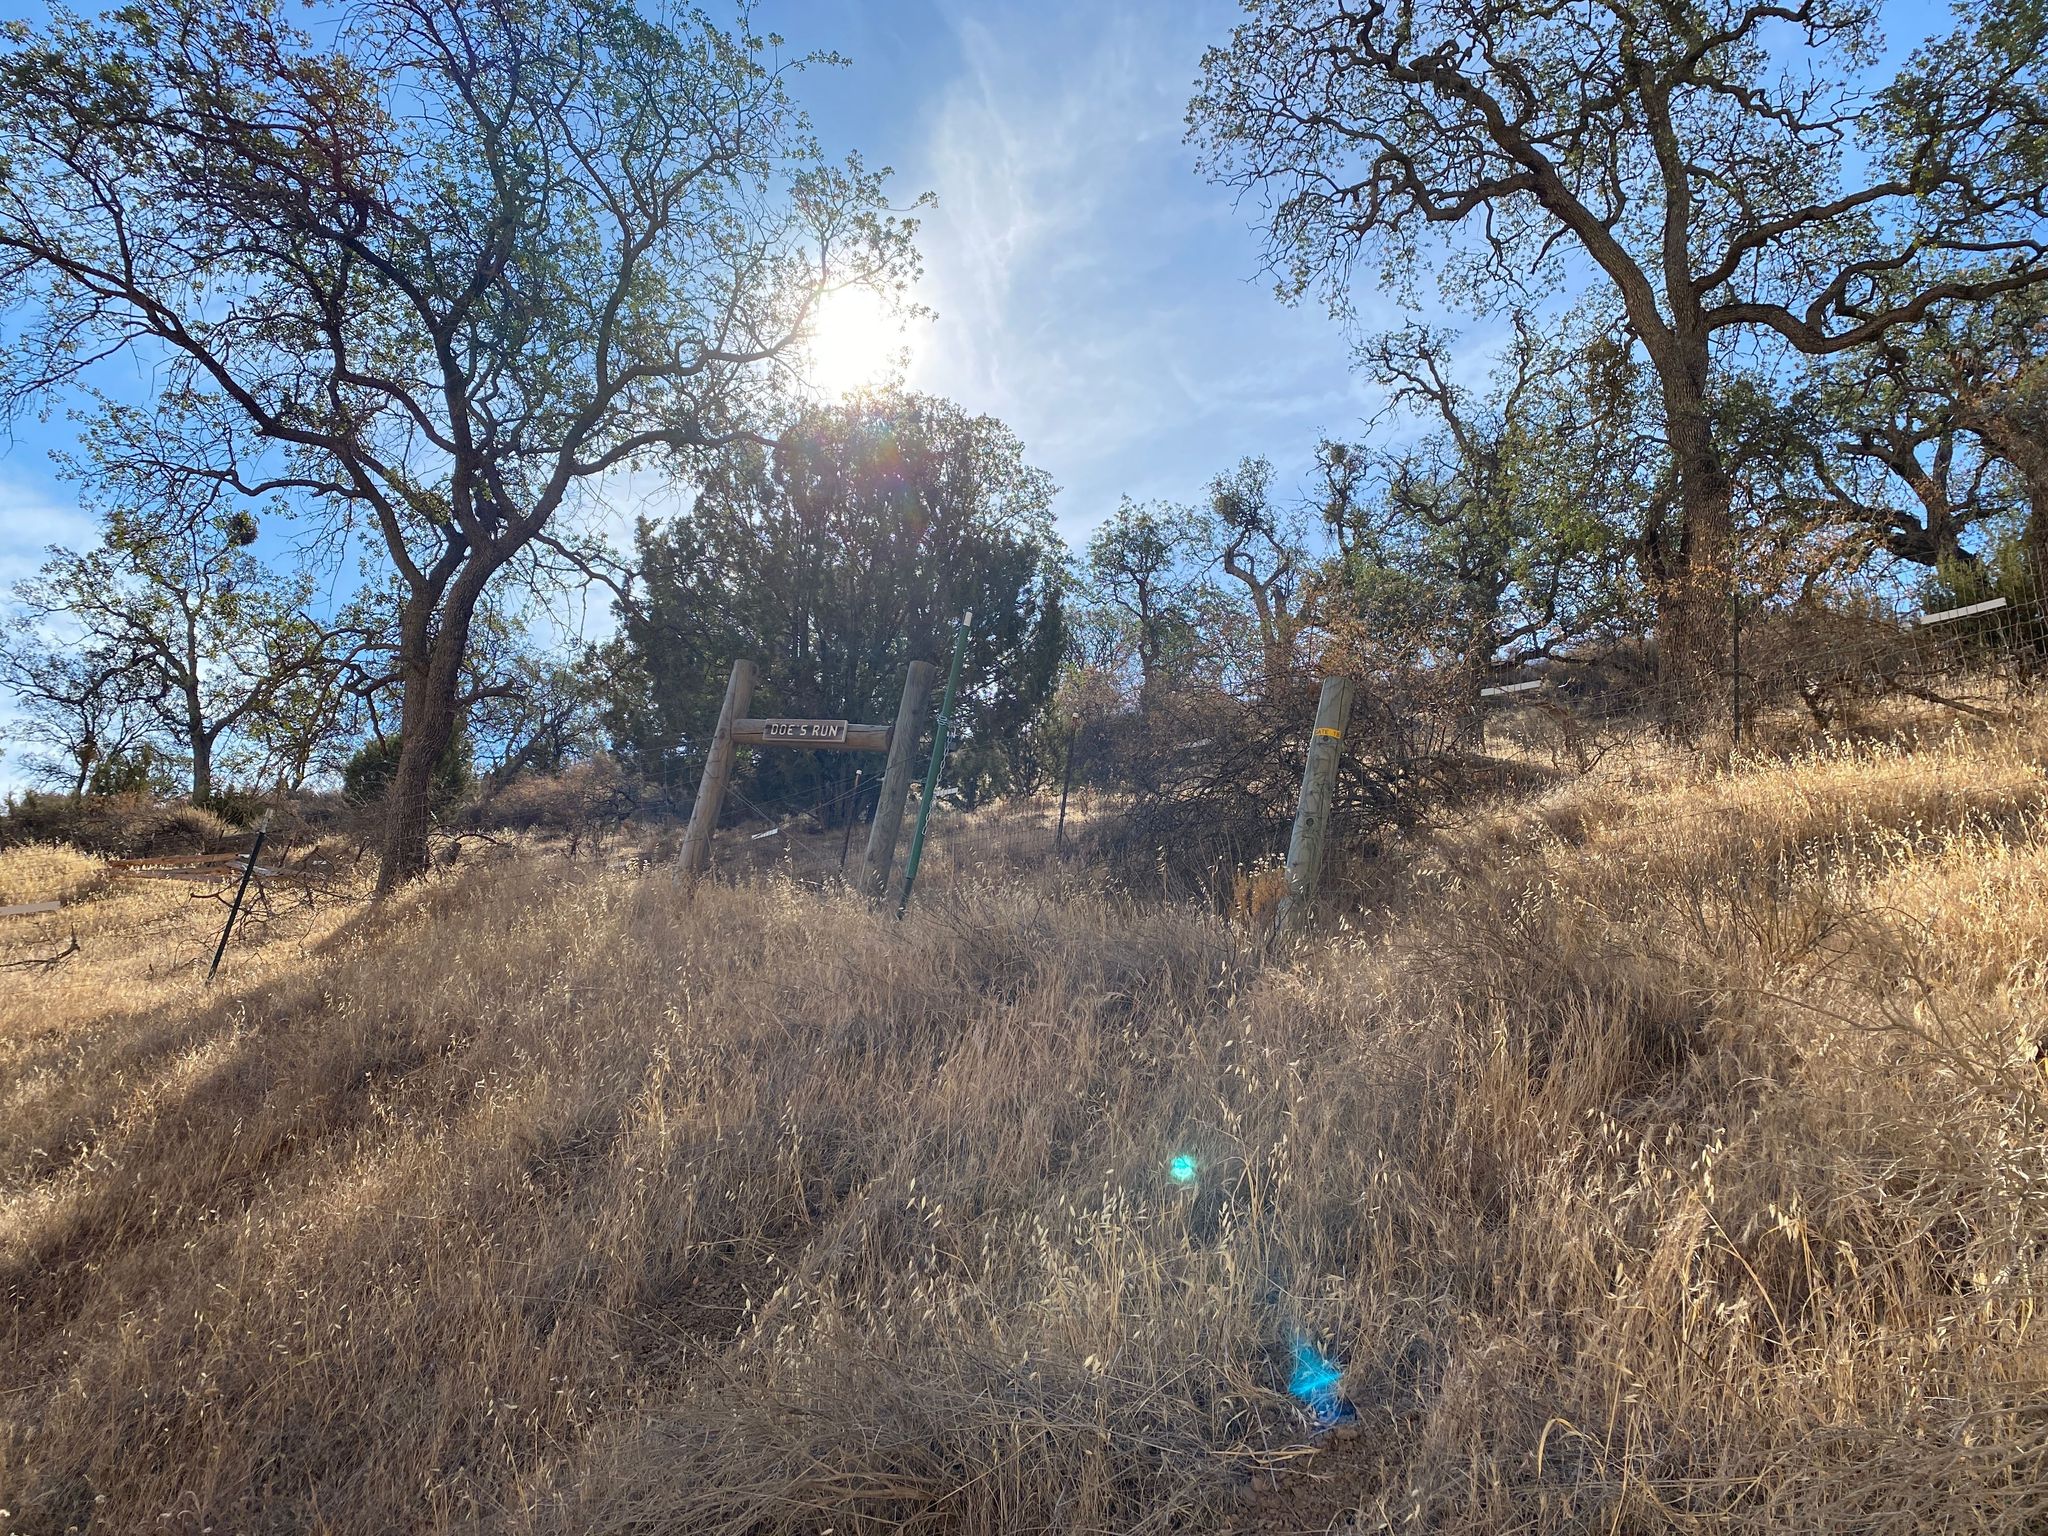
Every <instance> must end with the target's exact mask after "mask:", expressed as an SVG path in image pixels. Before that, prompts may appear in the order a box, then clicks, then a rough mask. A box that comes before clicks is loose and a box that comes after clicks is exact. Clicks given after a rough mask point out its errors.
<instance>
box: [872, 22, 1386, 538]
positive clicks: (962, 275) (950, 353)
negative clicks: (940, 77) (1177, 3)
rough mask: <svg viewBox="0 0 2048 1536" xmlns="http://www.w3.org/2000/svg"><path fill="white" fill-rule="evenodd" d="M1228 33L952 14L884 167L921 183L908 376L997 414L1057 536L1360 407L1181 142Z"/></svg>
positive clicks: (1178, 489)
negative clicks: (915, 132)
mask: <svg viewBox="0 0 2048 1536" xmlns="http://www.w3.org/2000/svg"><path fill="white" fill-rule="evenodd" d="M1206 9H1207V8H1203V10H1204V11H1206ZM1227 26H1228V13H1227V12H1225V11H1222V10H1220V9H1219V10H1218V11H1217V12H1216V13H1215V14H1202V13H1200V12H1193V11H1192V10H1191V8H1188V7H1164V6H1156V7H1147V8H1144V9H1143V10H1131V11H1124V12H1120V13H1118V14H1116V15H1114V16H1107V17H1105V16H1103V15H1102V14H1101V13H1099V12H1097V11H1094V10H1092V9H1091V10H1086V11H1081V12H1078V13H1076V12H1068V13H1066V14H1064V15H1062V16H1053V17H1048V16H1047V15H1045V14H1044V13H1043V12H1038V13H1036V14H1033V15H1030V16H1023V15H1006V17H1005V19H1004V20H1001V21H992V20H984V19H981V18H979V17H975V18H969V19H963V20H961V21H960V22H959V23H957V33H958V36H957V44H958V48H957V52H958V54H959V56H960V58H961V59H962V61H963V64H962V68H961V71H960V73H959V75H958V76H957V77H956V78H955V79H953V80H952V81H951V82H950V83H948V84H947V85H945V86H944V87H943V88H942V89H941V90H940V92H939V93H938V95H937V98H936V100H935V103H934V105H933V106H932V108H931V109H930V112H929V116H928V122H927V134H926V138H927V149H926V163H925V164H923V165H921V166H918V167H915V168H913V169H912V170H910V171H909V172H907V173H906V179H907V180H910V181H913V182H916V183H917V184H919V185H929V186H931V187H932V188H933V190H935V191H936V192H937V193H938V198H939V202H938V207H937V208H936V209H935V210H934V211H933V213H932V215H931V217H930V218H929V219H928V220H927V222H926V225H925V238H924V241H923V244H924V251H925V258H926V263H925V264H926V272H927V276H926V280H925V283H924V286H923V290H922V296H923V297H924V298H925V299H926V301H927V302H929V303H930V304H931V305H932V306H933V307H934V308H935V309H937V311H938V312H939V320H938V322H937V324H936V326H935V327H934V328H933V330H932V333H931V335H930V338H929V340H928V342H927V343H926V345H925V346H924V348H923V349H922V352H921V354H920V356H919V357H918V359H917V362H916V364H915V366H914V368H913V373H912V378H913V382H915V383H917V384H918V385H920V386H921V387H925V388H930V389H934V390H937V391H939V392H942V393H945V394H949V395H952V396H954V397H955V398H957V399H959V400H961V401H962V402H963V403H964V404H967V405H969V406H970V407H972V408H975V409H979V410H987V411H991V412H993V413H994V414H996V415H999V416H1001V417H1003V418H1004V419H1005V420H1007V421H1008V422H1009V423H1010V424H1011V425H1012V426H1014V427H1016V428H1017V430H1018V432H1019V433H1020V435H1021V436H1022V437H1023V439H1024V441H1025V444H1026V446H1027V448H1028V450H1029V451H1030V453H1031V455H1032V457H1033V459H1034V460H1035V461H1036V462H1038V463H1041V464H1043V465H1044V466H1045V467H1046V468H1047V469H1049V470H1051V472H1052V473H1053V475H1054V477H1055V479H1057V480H1058V481H1059V482H1060V484H1061V485H1062V486H1063V487H1064V488H1065V492H1066V494H1065V495H1064V496H1063V497H1062V499H1061V504H1060V507H1059V513H1060V521H1061V523H1062V525H1063V527H1064V529H1065V530H1066V532H1067V533H1068V536H1069V537H1070V538H1073V537H1078V536H1080V535H1081V534H1084V533H1085V532H1086V530H1087V529H1088V528H1090V527H1092V526H1093V525H1094V524H1095V523H1096V522H1097V521H1099V520H1100V519H1101V518H1102V517H1103V516H1105V515H1106V514H1107V513H1108V512H1109V511H1110V510H1111V509H1112V508H1113V506H1114V504H1115V501H1116V497H1117V495H1118V494H1120V493H1122V492H1129V493H1131V494H1133V495H1138V496H1160V495H1170V496H1183V497H1185V496H1191V495H1193V494H1194V493H1195V492H1196V490H1197V489H1198V488H1199V486H1200V485H1201V483H1202V482H1203V481H1204V480H1206V479H1207V478H1208V476H1209V475H1211V474H1213V473H1215V472H1216V471H1218V470H1220V469H1223V468H1225V467H1227V466H1228V465H1229V463H1231V462H1232V461H1233V460H1234V459H1235V458H1236V457H1238V456H1239V455H1241V454H1245V453H1254V452H1266V453H1270V454H1272V455H1273V456H1274V457H1275V458H1276V460H1278V461H1279V462H1281V463H1283V464H1285V463H1290V462H1292V463H1298V462H1301V461H1303V460H1305V459H1306V457H1307V454H1308V452H1309V450H1310V447H1311V446H1312V443H1313V440H1314V437H1315V435H1316V433H1317V432H1318V431H1321V430H1329V431H1333V432H1343V431H1349V430H1351V429H1352V428H1353V427H1355V425H1356V422H1357V420H1358V417H1359V415H1360V414H1361V409H1360V408H1361V404H1362V400H1363V396H1362V395H1361V393H1360V392H1359V391H1358V390H1357V389H1356V388H1355V386H1354V384H1353V381H1352V380H1351V378H1350V375H1349V371H1348V368H1347V366H1346V355H1347V351H1348V348H1347V346H1346V344H1345V341H1344V339H1343V337H1342V335H1341V334H1340V333H1339V332H1338V330H1337V328H1336V327H1335V325H1334V324H1332V323H1331V322H1330V321H1329V320H1328V319H1327V318H1326V317H1324V316H1323V315H1322V314H1321V313H1320V312H1319V311H1316V310H1314V309H1313V308H1308V309H1300V310H1294V309H1289V308H1287V307H1285V306H1283V305H1281V304H1279V303H1278V302H1277V301H1276V300H1275V299H1274V298H1273V296H1272V292H1271V284H1270V282H1268V281H1267V280H1264V279H1262V278H1260V277H1259V276H1258V249H1257V242H1256V239H1255V238H1254V236H1253V235H1252V234H1251V233H1250V232H1248V230H1247V229H1246V228H1245V221H1244V220H1243V219H1242V218H1241V217H1240V216H1239V215H1237V214H1236V213H1235V212H1234V211H1233V210H1232V209H1231V207H1230V200H1229V194H1228V193H1227V192H1226V191H1224V190H1223V189H1220V188H1217V187H1213V186H1210V185H1207V184H1206V183H1204V182H1203V181H1202V180H1201V179H1200V178H1199V177H1198V176H1197V175H1196V174H1195V171H1194V157H1193V154H1192V152H1191V151H1190V150H1189V149H1188V148H1187V147H1186V146H1185V145H1184V144H1183V143H1182V139H1181V135H1182V116H1183V113H1184V112H1185V110H1186V105H1187V97H1188V94H1189V89H1190V84H1191V82H1192V79H1193V76H1194V74H1195V70H1196V67H1197V61H1198V60H1199V58H1200V55H1201V50H1202V47H1203V45H1204V44H1205V43H1206V42H1209V41H1212V40H1214V39H1215V38H1217V37H1220V36H1222V35H1223V34H1224V33H1225V31H1226V30H1227Z"/></svg>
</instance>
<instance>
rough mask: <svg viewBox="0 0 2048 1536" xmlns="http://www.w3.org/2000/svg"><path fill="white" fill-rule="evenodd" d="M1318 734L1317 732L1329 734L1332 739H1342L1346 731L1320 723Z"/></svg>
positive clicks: (1322, 734)
mask: <svg viewBox="0 0 2048 1536" xmlns="http://www.w3.org/2000/svg"><path fill="white" fill-rule="evenodd" d="M1316 734H1317V735H1318V736H1327V737H1329V738H1330V740H1332V741H1342V740H1343V739H1344V733H1343V732H1342V731H1337V730H1332V729H1331V728H1330V727H1329V726H1327V725H1319V726H1317V727H1316Z"/></svg>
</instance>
